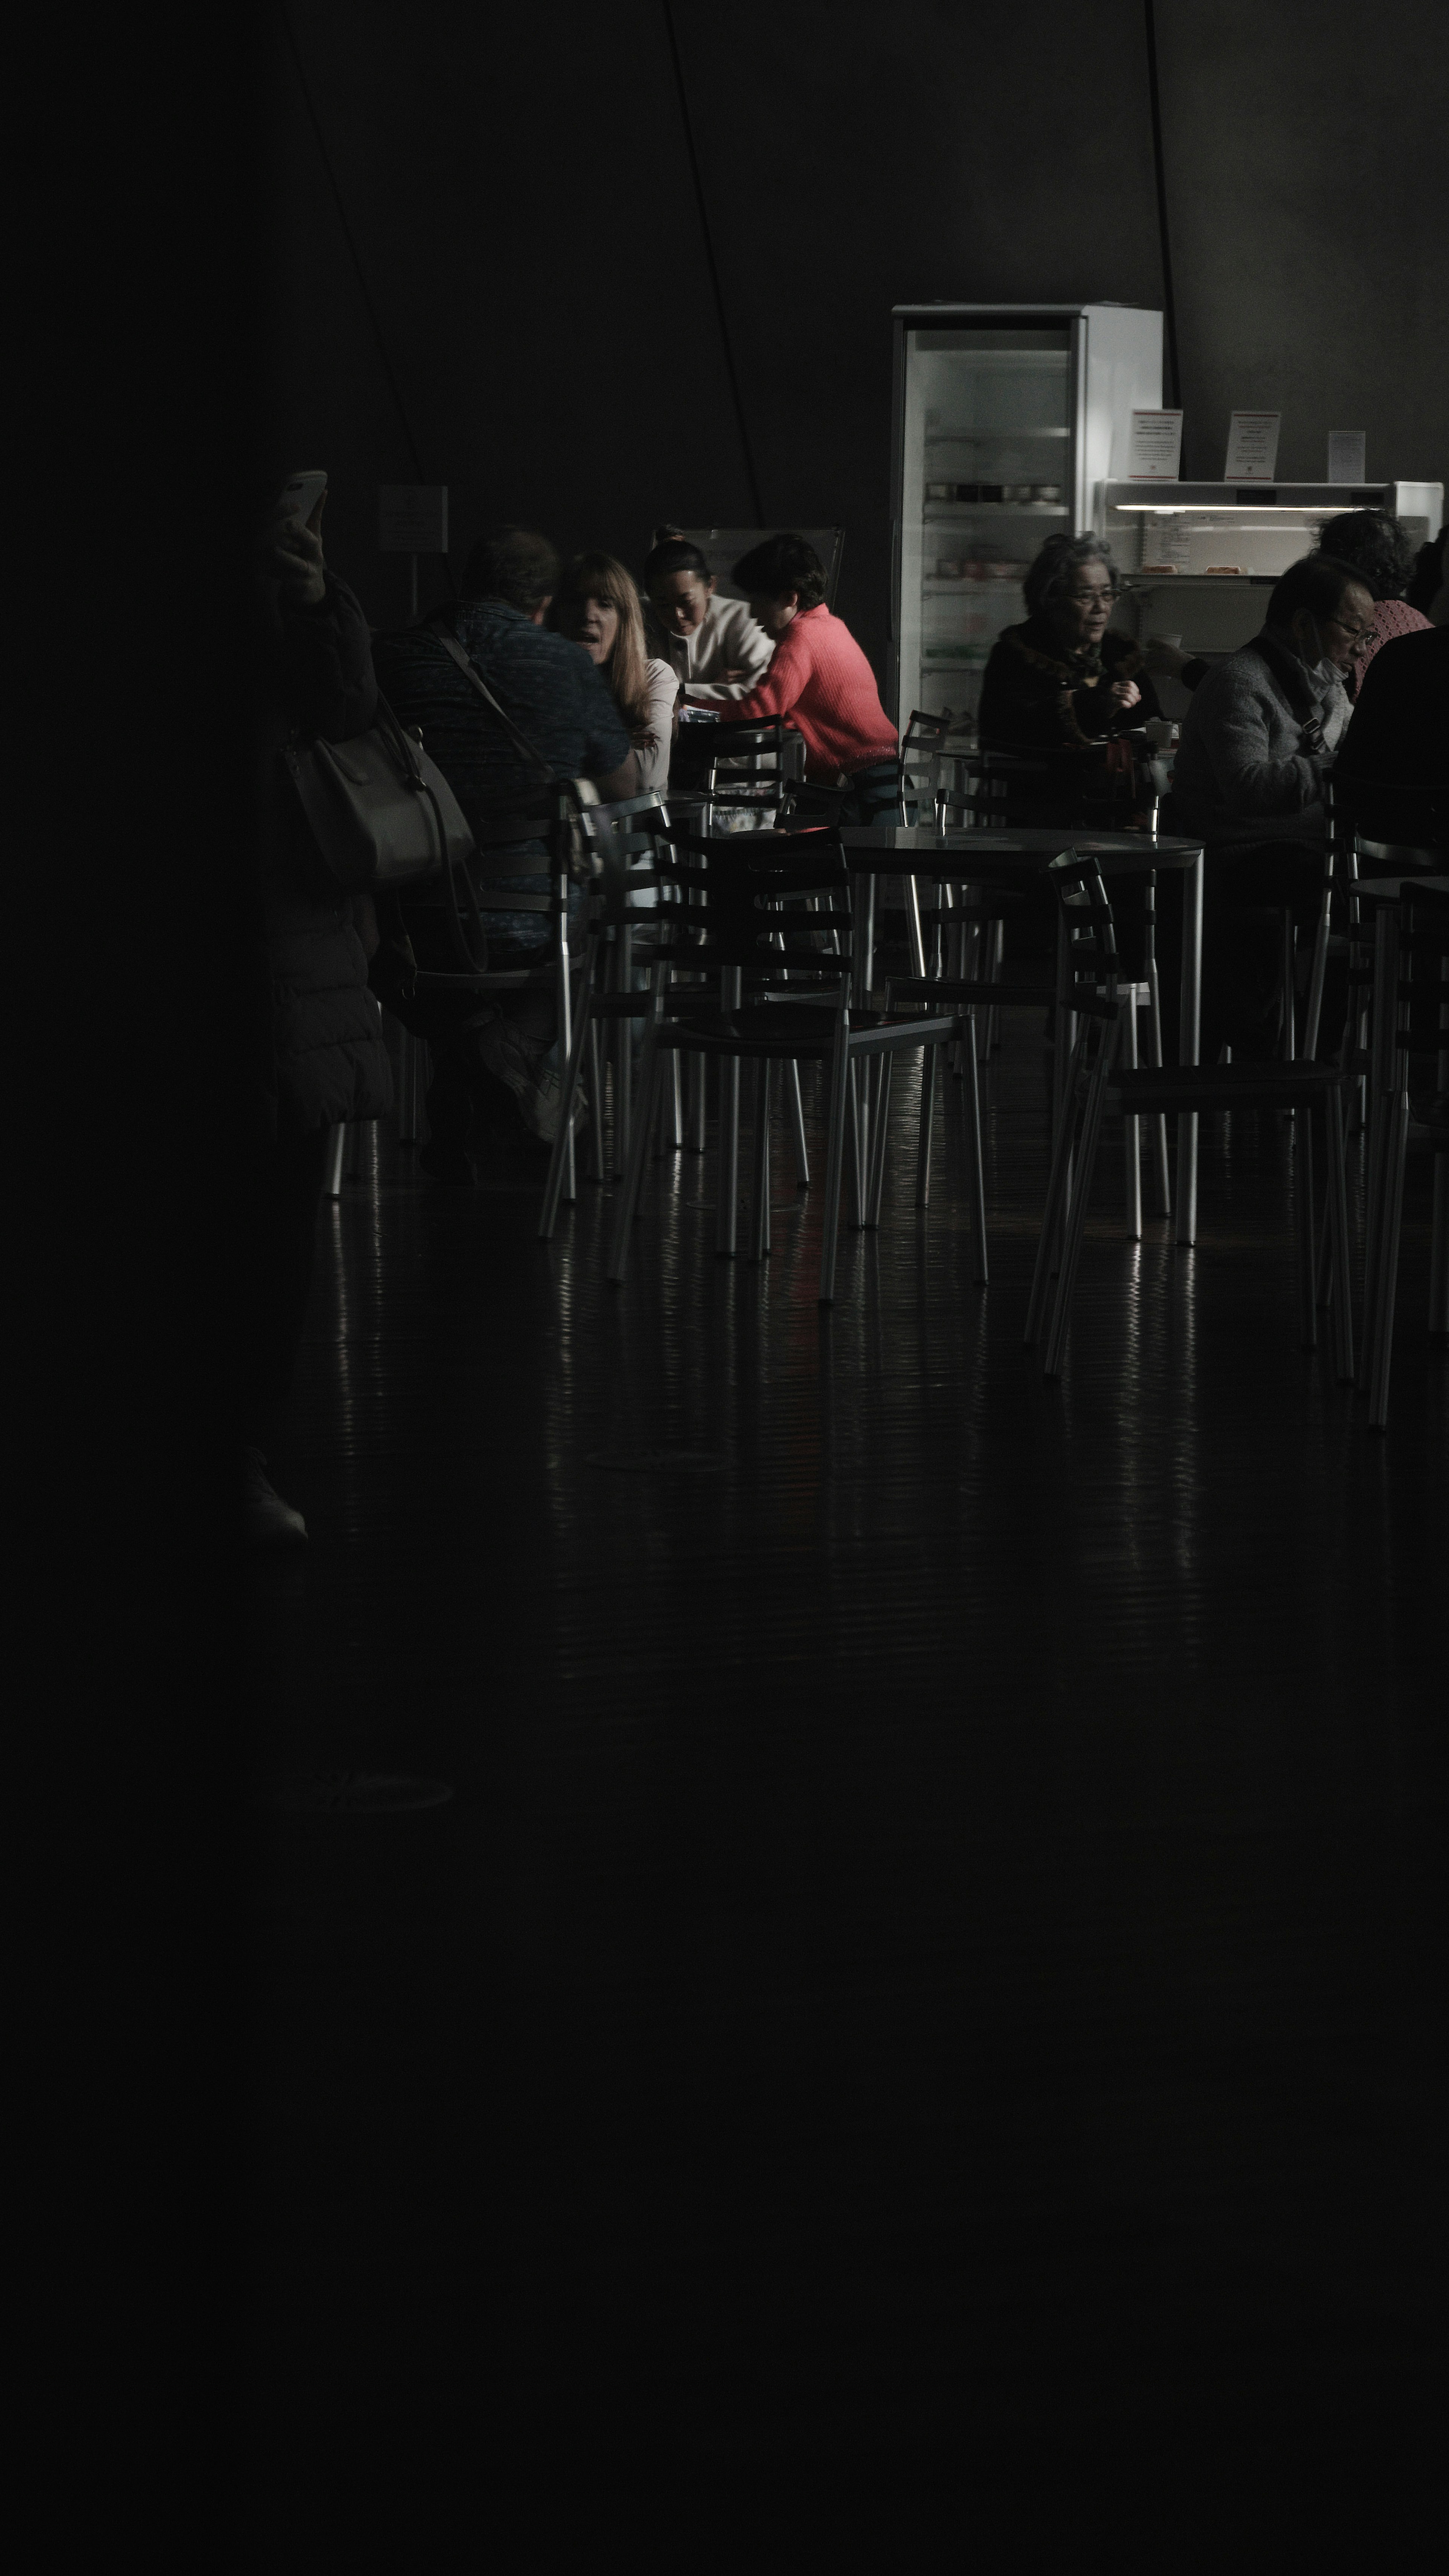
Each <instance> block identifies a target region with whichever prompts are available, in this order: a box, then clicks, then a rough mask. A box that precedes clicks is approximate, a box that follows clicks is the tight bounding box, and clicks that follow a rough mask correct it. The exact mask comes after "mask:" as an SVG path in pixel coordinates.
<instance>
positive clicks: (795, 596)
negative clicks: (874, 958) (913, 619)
mask: <svg viewBox="0 0 1449 2576" xmlns="http://www.w3.org/2000/svg"><path fill="white" fill-rule="evenodd" d="M732 578H733V579H734V580H735V581H736V582H737V583H738V584H739V587H740V589H741V590H742V591H743V592H744V593H745V595H746V597H747V599H748V600H749V603H750V611H751V614H752V616H753V617H754V619H755V622H756V624H757V625H758V626H759V628H760V630H761V632H762V633H763V634H765V635H766V636H768V637H769V639H770V641H771V642H772V644H773V645H774V648H775V649H774V657H773V659H772V661H771V663H770V667H769V669H768V670H767V671H766V672H765V674H764V676H763V678H762V679H760V680H758V681H757V682H756V684H755V686H754V687H753V688H752V689H751V690H750V691H749V693H748V695H747V696H745V697H742V698H736V699H734V700H732V701H730V702H728V703H721V704H719V705H717V706H716V707H715V708H714V709H713V712H714V713H715V714H716V715H717V716H718V718H719V720H720V722H721V723H723V724H760V723H763V722H769V721H772V720H774V719H777V718H785V719H788V721H789V722H790V723H791V724H792V725H793V726H794V727H795V729H796V731H797V732H798V733H800V734H802V735H803V737H804V741H805V776H806V779H807V780H812V779H813V780H814V781H816V782H817V783H818V784H819V785H821V786H827V787H838V786H842V785H848V786H850V787H852V788H853V789H854V790H855V796H854V800H853V803H854V814H855V815H856V816H858V817H859V819H860V820H862V821H866V822H868V821H870V820H872V819H873V818H874V816H875V815H876V814H877V813H878V812H883V811H887V810H889V811H891V812H894V810H895V806H896V801H897V798H898V796H899V793H900V763H899V747H898V744H897V739H896V729H895V726H894V725H893V724H892V723H891V720H890V717H889V716H888V715H887V714H886V711H885V709H884V707H883V706H882V705H881V702H880V691H879V689H878V688H877V686H876V678H875V673H874V672H873V671H872V669H871V667H870V664H869V662H868V661H867V660H866V658H865V655H864V653H863V652H862V651H861V648H860V646H859V645H858V644H857V642H856V640H855V637H854V636H853V635H852V634H851V631H850V629H849V627H848V626H847V625H846V624H845V623H844V621H843V619H841V618H839V617H836V616H834V615H833V614H832V613H831V611H830V610H829V609H828V608H827V607H826V605H825V566H824V565H823V564H822V562H821V560H820V557H819V556H818V554H817V553H816V551H815V548H814V547H813V546H812V545H811V543H810V541H809V539H808V537H801V536H795V535H792V534H790V533H786V534H783V535H781V536H777V537H767V538H766V539H765V541H764V543H763V545H758V546H755V547H753V548H752V549H751V551H750V553H749V554H747V555H742V556H741V558H740V560H739V562H738V563H737V564H736V565H735V568H734V572H733V575H732ZM685 694H686V697H688V698H691V699H692V698H693V697H694V695H695V692H694V690H693V688H687V689H686V692H685Z"/></svg>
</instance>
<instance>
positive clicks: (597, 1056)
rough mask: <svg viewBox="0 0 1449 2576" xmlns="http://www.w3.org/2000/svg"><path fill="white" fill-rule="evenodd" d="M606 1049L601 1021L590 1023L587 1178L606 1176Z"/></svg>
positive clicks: (600, 1178) (592, 1179)
mask: <svg viewBox="0 0 1449 2576" xmlns="http://www.w3.org/2000/svg"><path fill="white" fill-rule="evenodd" d="M605 1057H606V1051H605V1049H604V1048H603V1047H601V1046H600V1044H599V1023H598V1021H597V1020H592V1021H591V1022H590V1024H589V1161H588V1170H587V1172H586V1174H585V1178H586V1179H588V1180H591V1181H602V1180H603V1178H604V1064H605Z"/></svg>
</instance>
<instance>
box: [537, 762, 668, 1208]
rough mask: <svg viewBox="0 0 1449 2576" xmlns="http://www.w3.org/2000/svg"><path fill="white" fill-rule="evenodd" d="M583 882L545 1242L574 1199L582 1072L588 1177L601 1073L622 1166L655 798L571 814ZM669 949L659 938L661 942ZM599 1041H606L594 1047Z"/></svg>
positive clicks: (654, 854)
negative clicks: (581, 851) (583, 864)
mask: <svg viewBox="0 0 1449 2576" xmlns="http://www.w3.org/2000/svg"><path fill="white" fill-rule="evenodd" d="M579 821H580V825H581V827H582V831H583V836H584V845H585V848H586V850H587V852H588V857H589V863H590V868H591V872H592V873H591V877H590V882H589V886H588V891H587V896H586V905H585V930H584V948H583V955H582V958H581V960H580V965H579V984H578V996H577V1005H576V1008H575V1011H574V1015H573V1028H572V1036H571V1041H570V1044H569V1046H568V1049H567V1052H566V1055H565V1059H564V1068H563V1076H562V1082H561V1086H560V1099H559V1123H558V1132H557V1134H556V1135H555V1138H554V1144H553V1152H552V1154H551V1156H550V1158H549V1167H548V1179H547V1181H546V1182H545V1184H544V1193H543V1210H542V1213H541V1215H540V1218H539V1225H538V1231H539V1234H540V1236H541V1237H542V1238H543V1240H544V1241H545V1242H547V1241H548V1240H549V1238H550V1236H551V1235H552V1233H553V1230H554V1227H555V1225H556V1224H557V1222H558V1211H559V1203H560V1200H561V1199H565V1198H566V1199H568V1200H570V1201H572V1200H573V1199H574V1198H575V1196H576V1195H577V1187H576V1182H575V1177H574V1173H573V1171H572V1169H571V1157H570V1153H569V1140H571V1138H572V1136H573V1132H574V1104H575V1102H576V1101H577V1099H578V1097H579V1091H580V1087H581V1084H582V1081H583V1074H584V1067H585V1065H587V1067H588V1100H589V1113H590V1128H591V1147H592V1150H591V1158H590V1171H591V1176H592V1177H593V1178H595V1179H600V1180H601V1179H602V1178H603V1176H604V1173H605V1170H606V1168H608V1166H607V1164H606V1157H605V1117H604V1112H605V1103H604V1092H605V1072H606V1064H607V1070H608V1072H609V1073H610V1074H611V1076H612V1087H613V1113H614V1114H613V1155H612V1168H613V1170H614V1172H615V1174H616V1175H617V1174H618V1173H620V1172H622V1171H623V1170H624V1168H625V1165H626V1163H627V1161H628V1156H629V1143H630V1135H631V1128H632V1095H633V1073H634V1061H633V1027H634V1023H636V1022H637V1021H639V1020H642V1019H643V1018H645V1017H646V1016H647V1014H648V1011H649V1007H650V1005H649V999H648V994H647V992H646V991H645V990H642V989H639V988H638V974H637V970H638V969H639V968H640V967H643V968H645V969H646V970H647V969H648V968H649V967H650V965H651V964H652V962H653V960H654V959H655V956H656V954H657V953H658V952H659V951H660V949H661V932H660V924H659V915H658V909H657V907H658V903H659V895H660V886H661V868H660V854H661V851H662V852H663V853H664V856H665V858H666V860H667V856H668V847H669V837H668V836H669V830H670V822H669V810H668V807H667V806H666V804H665V802H664V799H663V797H662V796H658V795H647V796H630V797H625V798H623V799H621V800H620V801H619V802H617V803H615V804H612V805H591V806H586V807H584V809H583V811H582V812H581V814H580V816H579ZM663 945H664V947H665V949H666V950H667V948H668V942H667V939H666V940H665V941H664V943H663ZM601 1036H602V1037H603V1039H604V1040H605V1041H606V1042H607V1041H608V1040H609V1039H610V1038H612V1039H613V1041H614V1043H613V1044H612V1046H609V1047H608V1048H607V1059H606V1051H605V1047H604V1046H601V1044H600V1039H601ZM670 1106H671V1108H672V1112H673V1116H672V1140H673V1142H674V1143H675V1144H676V1145H679V1144H682V1143H683V1128H682V1123H681V1116H680V1102H679V1093H678V1084H677V1081H676V1084H675V1087H674V1096H673V1099H672V1102H671V1104H670Z"/></svg>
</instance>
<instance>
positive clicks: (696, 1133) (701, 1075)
mask: <svg viewBox="0 0 1449 2576" xmlns="http://www.w3.org/2000/svg"><path fill="white" fill-rule="evenodd" d="M686 1062H687V1071H686V1074H685V1087H686V1091H687V1095H688V1121H689V1150H690V1152H691V1154H702V1153H703V1152H704V1124H705V1106H706V1104H705V1096H704V1085H705V1058H704V1057H703V1056H702V1055H692V1056H690V1057H688V1058H687V1059H686Z"/></svg>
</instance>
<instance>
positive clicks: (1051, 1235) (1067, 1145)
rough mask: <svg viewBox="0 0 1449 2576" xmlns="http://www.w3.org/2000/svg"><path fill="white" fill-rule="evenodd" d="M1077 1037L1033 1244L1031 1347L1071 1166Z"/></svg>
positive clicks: (1028, 1327) (1025, 1336)
mask: <svg viewBox="0 0 1449 2576" xmlns="http://www.w3.org/2000/svg"><path fill="white" fill-rule="evenodd" d="M1079 1055H1080V1041H1079V1042H1078V1045H1077V1046H1075V1047H1074V1048H1073V1049H1072V1057H1071V1062H1070V1064H1069V1066H1068V1068H1067V1084H1066V1104H1067V1105H1066V1109H1065V1111H1064V1113H1063V1115H1062V1117H1061V1118H1060V1120H1059V1121H1058V1124H1057V1131H1056V1135H1055V1137H1054V1138H1053V1140H1052V1160H1051V1170H1050V1171H1049V1173H1048V1174H1047V1194H1046V1206H1045V1208H1044V1209H1043V1211H1042V1220H1041V1236H1040V1239H1039V1241H1038V1243H1037V1247H1036V1266H1035V1268H1034V1269H1033V1271H1032V1276H1031V1295H1030V1297H1029V1298H1028V1299H1027V1305H1026V1330H1025V1332H1024V1333H1023V1335H1022V1340H1023V1341H1024V1342H1025V1343H1026V1344H1027V1346H1028V1348H1030V1346H1031V1344H1032V1343H1033V1342H1034V1341H1035V1340H1036V1337H1037V1335H1038V1333H1039V1332H1040V1330H1041V1325H1042V1317H1043V1315H1044V1313H1045V1311H1046V1301H1047V1294H1048V1288H1049V1283H1050V1280H1051V1276H1052V1268H1053V1257H1054V1253H1055V1248H1056V1237H1057V1227H1058V1225H1059V1224H1060V1222H1061V1214H1062V1208H1063V1204H1064V1202H1065V1200H1066V1195H1067V1176H1068V1173H1069V1171H1070V1169H1071V1160H1072V1133H1073V1130H1074V1128H1075V1126H1076V1123H1077V1122H1076V1115H1075V1103H1076V1081H1077V1075H1078V1073H1079V1071H1080V1063H1079Z"/></svg>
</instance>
